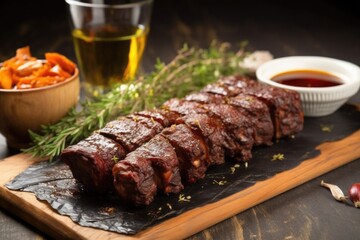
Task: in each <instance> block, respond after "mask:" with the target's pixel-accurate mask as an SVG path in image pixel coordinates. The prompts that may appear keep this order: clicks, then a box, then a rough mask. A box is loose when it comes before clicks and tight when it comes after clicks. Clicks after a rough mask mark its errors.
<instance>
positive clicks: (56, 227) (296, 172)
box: [0, 130, 360, 239]
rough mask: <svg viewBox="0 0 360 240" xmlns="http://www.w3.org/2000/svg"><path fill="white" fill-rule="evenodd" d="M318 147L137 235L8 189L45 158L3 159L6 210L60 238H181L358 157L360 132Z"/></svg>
mask: <svg viewBox="0 0 360 240" xmlns="http://www.w3.org/2000/svg"><path fill="white" fill-rule="evenodd" d="M317 149H319V150H320V151H321V154H320V155H318V156H317V157H315V158H312V159H309V160H306V161H303V162H302V163H301V164H300V165H298V166H297V167H295V168H292V169H291V170H288V171H284V172H281V173H279V174H277V175H275V176H273V177H271V178H269V179H267V180H264V181H259V182H257V183H256V184H255V185H253V186H251V187H249V188H247V189H245V190H243V191H240V192H238V193H236V194H233V195H231V196H229V197H227V198H224V199H222V200H220V201H217V202H215V203H212V204H208V205H205V206H203V207H199V208H196V209H193V210H190V211H188V212H185V213H183V214H181V215H179V216H177V217H174V218H172V219H169V220H167V221H165V222H163V223H161V224H158V225H156V226H154V227H151V228H149V229H147V230H145V231H143V232H140V233H139V234H136V235H134V236H128V235H122V234H118V233H113V232H108V231H104V230H99V229H94V228H88V227H82V226H80V225H78V224H76V223H74V222H73V221H72V220H71V219H70V218H69V217H67V216H62V215H59V214H58V213H57V212H55V211H54V210H53V209H52V208H51V207H50V206H49V205H48V204H47V203H46V202H41V201H39V200H37V199H36V197H35V196H34V195H33V194H32V193H27V192H20V191H10V190H8V189H7V188H6V187H5V186H4V184H6V183H7V182H9V181H10V180H11V179H13V178H14V177H15V176H17V175H18V174H19V173H21V172H22V171H24V170H25V169H26V168H27V167H29V166H30V165H31V164H33V163H36V162H38V161H41V159H34V158H31V157H30V156H29V155H26V154H18V155H15V156H12V157H9V158H6V159H3V160H0V172H1V176H0V203H1V205H2V206H3V207H4V208H6V209H8V210H9V211H12V212H13V213H14V214H16V215H17V216H19V217H21V218H23V219H24V220H25V221H27V222H29V223H30V224H32V225H34V226H35V227H36V228H38V229H41V230H42V231H44V232H46V233H48V234H49V235H51V236H54V237H55V238H72V239H168V237H169V236H172V238H173V239H182V238H185V237H188V236H191V235H193V234H195V233H197V232H199V231H201V230H203V229H206V228H208V227H210V226H212V225H214V224H216V223H218V222H220V221H223V220H225V219H227V218H229V217H231V216H234V215H236V214H237V213H240V212H242V211H244V210H246V209H248V208H251V207H253V206H255V205H257V204H259V203H261V202H264V201H266V200H268V199H270V198H272V197H275V196H277V195H279V194H281V193H283V192H285V191H287V190H290V189H292V188H294V187H296V186H298V185H300V184H302V183H305V182H307V181H309V180H311V179H313V178H315V177H318V176H320V175H322V174H324V173H326V172H329V171H331V170H333V169H335V168H338V167H340V166H342V165H344V164H346V163H349V162H351V161H353V160H356V159H358V158H359V157H360V130H358V131H357V132H355V133H353V134H352V135H350V136H348V137H347V138H344V139H342V140H340V141H336V142H327V143H323V144H321V145H319V146H318V147H317ZM189 223H192V224H189Z"/></svg>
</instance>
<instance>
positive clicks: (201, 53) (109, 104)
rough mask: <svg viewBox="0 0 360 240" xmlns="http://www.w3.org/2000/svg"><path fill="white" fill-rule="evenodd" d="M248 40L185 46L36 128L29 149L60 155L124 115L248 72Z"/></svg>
mask: <svg viewBox="0 0 360 240" xmlns="http://www.w3.org/2000/svg"><path fill="white" fill-rule="evenodd" d="M244 47H245V44H241V45H240V48H239V49H238V51H232V50H231V46H230V45H229V44H228V43H213V44H212V45H211V46H210V47H209V48H208V49H202V48H194V47H192V48H190V47H188V46H187V45H184V47H183V48H182V49H180V50H179V51H178V54H177V55H176V57H175V58H174V59H173V60H172V61H170V62H169V63H168V64H165V63H164V62H161V61H160V60H157V63H156V64H155V67H154V68H155V69H154V71H153V72H151V73H150V74H140V76H139V77H137V79H136V80H134V81H132V82H130V83H128V84H119V85H116V86H114V88H113V89H112V90H111V91H110V92H108V93H106V94H103V95H101V96H99V97H97V98H96V99H92V100H85V101H84V102H82V103H81V104H80V106H79V107H77V108H74V109H72V110H71V111H70V112H69V113H68V114H67V115H66V116H65V117H64V118H62V119H61V120H60V121H59V122H57V123H55V124H52V125H46V126H43V127H42V129H41V131H40V133H35V132H30V137H31V140H32V145H31V147H29V148H27V149H23V150H22V151H23V152H26V153H30V154H32V156H34V157H35V156H36V157H42V158H44V157H45V158H49V159H50V160H52V159H53V158H54V157H56V156H58V155H59V154H60V153H61V151H62V150H63V149H64V148H65V147H66V146H68V145H70V144H74V143H77V142H78V141H80V140H82V139H84V138H86V137H88V136H89V135H90V134H91V133H92V132H93V131H95V130H97V129H100V128H102V127H104V125H105V124H106V123H107V122H108V121H110V120H112V119H114V118H116V117H118V116H121V115H126V114H130V113H133V112H136V111H141V110H143V109H152V108H154V107H159V106H160V105H161V104H162V103H163V102H165V101H166V100H168V99H170V98H173V97H179V98H181V97H183V96H185V95H186V94H189V93H190V92H193V91H197V90H199V89H201V88H202V87H204V86H205V85H206V84H209V83H211V82H213V81H215V80H216V79H218V78H219V77H220V76H225V75H230V74H242V73H244V72H245V70H244V69H243V68H241V67H239V63H241V61H242V60H243V58H244V57H245V55H246V54H245V51H244Z"/></svg>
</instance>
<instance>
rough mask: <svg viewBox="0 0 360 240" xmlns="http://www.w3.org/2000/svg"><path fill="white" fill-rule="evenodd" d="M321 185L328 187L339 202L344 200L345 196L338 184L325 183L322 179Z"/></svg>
mask: <svg viewBox="0 0 360 240" xmlns="http://www.w3.org/2000/svg"><path fill="white" fill-rule="evenodd" d="M321 186H323V187H326V188H328V189H330V192H331V194H332V195H333V197H334V198H335V199H336V200H337V201H340V202H345V201H346V197H345V195H344V193H343V191H341V189H340V188H339V187H338V186H336V185H334V184H330V183H326V182H324V181H321Z"/></svg>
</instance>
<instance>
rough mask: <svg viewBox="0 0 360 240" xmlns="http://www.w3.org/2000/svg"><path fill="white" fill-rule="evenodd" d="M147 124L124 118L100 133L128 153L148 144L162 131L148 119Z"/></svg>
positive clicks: (158, 125) (112, 123) (108, 125)
mask: <svg viewBox="0 0 360 240" xmlns="http://www.w3.org/2000/svg"><path fill="white" fill-rule="evenodd" d="M147 124H149V125H147ZM147 124H144V123H143V122H141V121H137V120H136V119H134V118H126V117H122V118H119V119H118V120H114V121H111V122H109V123H108V124H106V126H105V127H104V128H102V129H100V130H99V133H100V134H101V135H103V136H105V137H108V138H111V139H113V140H114V141H116V142H118V143H120V144H121V145H122V146H123V147H124V148H125V149H126V151H127V152H131V151H134V150H135V149H136V148H138V147H139V146H141V145H142V144H144V143H146V142H148V141H149V140H150V139H151V138H152V137H153V136H155V135H156V134H157V133H159V132H160V131H161V129H162V127H161V125H160V124H159V123H157V122H155V121H151V120H149V119H147Z"/></svg>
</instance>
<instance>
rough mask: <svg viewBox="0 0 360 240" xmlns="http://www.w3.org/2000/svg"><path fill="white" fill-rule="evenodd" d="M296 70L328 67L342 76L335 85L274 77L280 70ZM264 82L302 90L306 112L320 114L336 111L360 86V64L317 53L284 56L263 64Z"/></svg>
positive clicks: (260, 76) (259, 73) (259, 74)
mask: <svg viewBox="0 0 360 240" xmlns="http://www.w3.org/2000/svg"><path fill="white" fill-rule="evenodd" d="M296 70H314V71H324V72H327V73H330V74H332V75H335V76H336V77H338V78H339V79H341V80H342V82H343V83H342V84H340V85H337V86H332V87H296V86H289V85H285V84H281V83H278V82H275V81H273V80H271V79H272V78H273V77H274V76H276V75H277V74H279V73H283V72H288V71H296ZM256 77H257V79H258V80H259V81H260V82H263V83H266V84H269V85H272V86H275V87H280V88H286V89H291V90H295V91H297V92H299V93H300V96H301V101H302V107H303V110H304V114H305V116H309V117H318V116H326V115H329V114H331V113H334V112H335V111H336V110H337V109H339V108H340V107H341V106H342V105H343V104H344V103H345V102H346V101H347V100H348V99H349V98H350V97H351V96H353V95H355V94H356V93H357V92H358V90H359V87H360V68H359V67H358V66H357V65H355V64H353V63H350V62H346V61H342V60H338V59H333V58H327V57H317V56H293V57H283V58H277V59H274V60H271V61H268V62H266V63H264V64H262V65H261V66H260V67H259V68H258V69H257V71H256Z"/></svg>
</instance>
